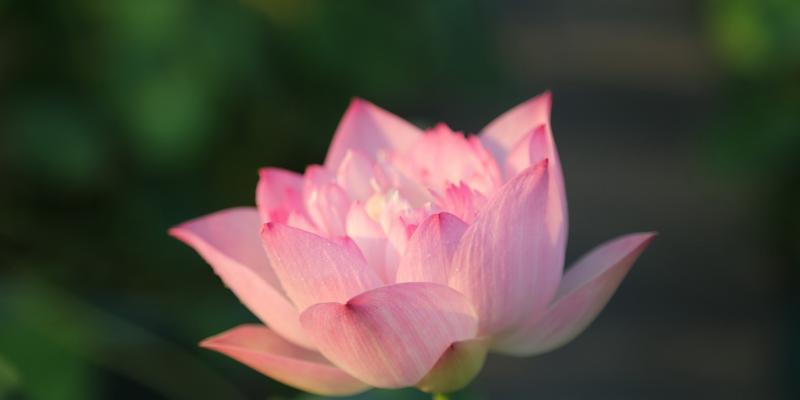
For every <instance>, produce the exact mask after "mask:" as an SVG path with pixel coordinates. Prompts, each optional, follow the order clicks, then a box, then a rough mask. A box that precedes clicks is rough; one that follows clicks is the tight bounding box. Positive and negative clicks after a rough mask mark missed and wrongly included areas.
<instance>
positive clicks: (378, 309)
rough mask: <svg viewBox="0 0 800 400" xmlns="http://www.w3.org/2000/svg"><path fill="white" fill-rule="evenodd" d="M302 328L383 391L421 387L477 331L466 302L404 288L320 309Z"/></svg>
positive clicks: (306, 316) (427, 288)
mask: <svg viewBox="0 0 800 400" xmlns="http://www.w3.org/2000/svg"><path fill="white" fill-rule="evenodd" d="M300 322H301V324H302V325H303V328H305V329H306V332H308V334H309V335H311V337H312V338H313V339H314V342H315V343H316V344H317V346H318V348H319V349H320V352H321V353H322V354H323V355H325V357H327V358H328V359H329V360H331V361H332V362H333V363H334V364H336V365H337V366H339V367H340V368H342V369H343V370H345V371H347V372H348V373H349V374H351V375H353V376H355V377H356V378H358V379H360V380H362V381H364V382H366V383H368V384H370V385H372V386H377V387H383V388H398V387H404V386H411V385H415V384H417V383H418V382H419V381H420V380H421V379H422V378H423V377H424V376H425V375H426V374H427V373H428V371H430V370H431V368H432V367H433V366H434V365H435V364H436V362H437V360H439V358H440V357H441V355H442V354H444V352H445V350H447V348H448V347H449V346H450V345H451V343H453V342H458V341H461V340H467V339H472V338H474V337H475V332H476V330H477V322H476V319H475V314H474V311H473V310H472V307H471V306H470V304H469V302H468V301H467V300H466V299H465V298H464V296H462V295H461V294H460V293H458V292H456V291H455V290H453V289H451V288H449V287H447V286H443V285H438V284H433V283H398V284H394V285H390V286H384V287H382V288H379V289H375V290H372V291H369V292H366V293H363V294H361V295H359V296H356V297H354V298H352V299H350V301H348V302H347V303H345V304H340V303H323V304H317V305H314V306H312V307H310V308H308V309H307V310H306V311H305V312H303V314H301V316H300Z"/></svg>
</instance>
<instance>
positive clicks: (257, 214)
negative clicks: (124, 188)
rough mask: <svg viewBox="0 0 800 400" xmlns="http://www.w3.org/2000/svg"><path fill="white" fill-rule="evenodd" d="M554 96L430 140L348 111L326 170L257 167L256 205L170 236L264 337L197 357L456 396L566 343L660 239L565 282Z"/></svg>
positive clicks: (602, 251)
mask: <svg viewBox="0 0 800 400" xmlns="http://www.w3.org/2000/svg"><path fill="white" fill-rule="evenodd" d="M550 103H551V100H550V94H549V93H545V94H543V95H540V96H538V97H536V98H534V99H531V100H529V101H527V102H525V103H523V104H521V105H519V106H517V107H515V108H513V109H512V110H510V111H508V112H506V113H505V114H503V115H502V116H500V117H499V118H497V119H496V120H494V121H493V122H491V123H490V124H489V125H488V126H486V128H484V129H483V131H482V132H481V133H480V135H478V136H469V137H464V136H463V135H462V134H461V133H455V132H453V131H451V130H450V128H448V127H447V126H446V125H444V124H440V125H437V126H435V127H434V128H433V129H430V130H428V131H427V132H423V131H422V130H420V129H418V128H416V127H415V126H413V125H411V124H409V123H408V122H406V121H404V120H402V119H400V118H399V117H397V116H395V115H392V114H390V113H388V112H387V111H385V110H382V109H380V108H378V107H376V106H374V105H372V104H370V103H368V102H366V101H363V100H358V99H356V100H354V101H353V102H352V104H351V105H350V107H349V108H348V110H347V112H346V113H345V115H344V117H343V118H342V121H341V123H340V124H339V127H338V128H337V130H336V134H335V136H334V138H333V143H332V144H331V146H330V149H329V150H328V154H327V157H326V158H325V163H324V164H323V165H312V166H309V167H308V168H307V169H306V171H305V174H303V175H300V174H296V173H294V172H290V171H286V170H283V169H278V168H264V169H262V170H261V171H260V180H259V182H258V186H257V188H256V204H257V207H256V208H253V207H243V208H232V209H227V210H223V211H219V212H217V213H214V214H211V215H208V216H205V217H201V218H198V219H195V220H192V221H189V222H186V223H184V224H181V225H179V226H177V227H174V228H172V229H171V230H170V233H171V234H172V235H173V236H175V237H177V238H178V239H180V240H182V241H184V242H186V243H187V244H188V245H190V246H192V247H193V248H194V249H195V250H197V251H198V252H199V253H200V255H201V256H203V258H204V259H205V260H206V261H207V262H208V263H209V264H211V266H212V267H213V268H214V271H215V272H216V273H217V275H219V276H220V278H222V280H223V281H224V282H225V284H226V285H227V286H228V287H229V288H230V289H231V290H232V291H233V292H234V294H236V296H237V297H238V298H239V299H240V300H241V301H242V303H244V305H245V306H246V307H247V308H249V309H250V310H251V311H252V312H253V313H254V314H255V315H256V316H257V317H258V318H259V319H260V320H261V321H262V322H263V323H264V325H242V326H239V327H236V328H233V329H231V330H229V331H226V332H224V333H221V334H219V335H217V336H214V337H211V338H209V339H206V340H205V341H203V342H202V343H201V345H202V346H203V347H207V348H210V349H213V350H216V351H218V352H221V353H224V354H226V355H228V356H230V357H232V358H234V359H236V360H238V361H240V362H242V363H243V364H246V365H248V366H250V367H251V368H253V369H255V370H257V371H259V372H261V373H263V374H265V375H267V376H269V377H272V378H273V379H275V380H278V381H280V382H283V383H285V384H287V385H290V386H294V387H296V388H299V389H302V390H305V391H308V392H313V393H318V394H324V395H348V394H353V393H357V392H361V391H364V390H366V389H368V388H370V387H379V388H400V387H407V386H417V387H419V388H421V389H422V390H425V391H430V392H448V391H452V390H455V389H458V388H461V387H463V386H464V385H466V384H467V383H468V382H469V381H470V380H471V379H472V378H473V377H474V376H475V375H476V374H477V373H478V371H479V370H480V369H481V367H482V366H483V362H484V359H485V356H486V353H487V351H496V352H499V353H505V354H510V355H516V356H528V355H534V354H539V353H543V352H546V351H550V350H552V349H554V348H557V347H559V346H561V345H563V344H564V343H566V342H568V341H570V340H572V339H573V338H574V337H575V336H577V335H578V334H579V333H580V332H581V331H583V330H584V329H585V328H586V327H587V326H588V325H589V324H590V323H591V321H592V320H593V319H594V318H595V317H596V316H597V314H598V313H599V312H600V310H601V309H602V308H603V307H604V306H605V304H606V303H607V302H608V300H609V298H610V297H611V295H612V294H613V292H614V291H615V290H616V288H617V286H618V285H619V284H620V282H621V281H622V279H623V277H624V276H625V274H626V273H627V272H628V270H629V269H630V267H631V265H632V264H633V262H634V261H635V259H636V258H637V257H638V255H639V254H640V253H641V252H642V251H643V250H644V248H645V247H646V245H647V244H648V243H649V242H650V240H651V239H652V238H653V236H654V234H652V233H637V234H631V235H626V236H623V237H620V238H617V239H615V240H613V241H610V242H608V243H606V244H603V245H601V246H600V247H598V248H596V249H595V250H593V251H591V252H590V253H589V254H588V255H586V256H584V257H583V258H582V259H580V260H579V261H578V262H577V263H575V265H573V266H572V267H571V268H569V269H568V270H567V271H566V273H565V274H562V272H563V269H564V268H563V265H564V252H565V247H566V238H567V202H566V197H565V193H564V182H563V178H562V173H561V166H560V164H559V159H558V155H557V154H556V148H555V143H554V142H553V138H552V136H551V132H550V124H549V118H550Z"/></svg>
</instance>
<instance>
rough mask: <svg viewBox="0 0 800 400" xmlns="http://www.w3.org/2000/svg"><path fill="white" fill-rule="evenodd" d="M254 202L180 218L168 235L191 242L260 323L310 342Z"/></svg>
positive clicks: (307, 344)
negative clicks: (269, 251) (270, 254)
mask: <svg viewBox="0 0 800 400" xmlns="http://www.w3.org/2000/svg"><path fill="white" fill-rule="evenodd" d="M260 229H261V220H260V218H259V215H258V211H256V209H255V208H244V207H243V208H231V209H227V210H223V211H218V212H216V213H214V214H210V215H207V216H205V217H200V218H197V219H194V220H191V221H188V222H184V223H183V224H180V225H178V226H175V227H173V228H172V229H170V230H169V233H170V235H172V236H174V237H175V238H177V239H179V240H181V241H183V242H184V243H186V244H188V245H189V246H191V247H192V248H194V249H195V250H196V251H197V252H198V253H199V254H200V255H201V256H202V257H203V259H205V260H206V262H208V263H209V264H210V265H211V267H212V268H213V269H214V272H215V273H216V274H217V275H218V276H219V277H220V279H222V281H223V282H224V283H225V285H226V286H227V287H228V288H230V289H231V291H233V293H234V294H235V295H236V297H238V298H239V300H240V301H241V302H242V303H243V304H244V305H245V306H246V307H247V308H248V309H249V310H250V311H252V312H253V314H255V315H256V317H258V319H260V320H261V321H263V322H264V323H265V324H267V325H269V326H270V327H271V328H272V329H273V330H275V331H276V332H278V333H279V334H280V335H281V336H283V337H285V338H287V339H288V340H291V341H292V342H294V343H296V344H299V345H302V346H305V347H309V348H313V347H314V346H313V344H312V343H311V342H310V341H309V340H308V338H307V337H306V335H305V333H304V332H303V330H302V329H301V328H300V323H299V321H298V312H297V310H296V309H295V308H294V306H293V305H292V304H291V303H290V302H289V300H287V298H286V297H285V295H284V293H283V289H282V288H281V285H280V283H279V282H278V279H277V277H276V276H275V273H274V272H273V271H272V268H270V265H269V261H268V260H267V256H266V254H264V249H263V247H262V246H261V241H260V240H259V235H258V232H259V230H260Z"/></svg>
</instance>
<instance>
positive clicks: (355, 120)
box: [325, 98, 422, 171]
mask: <svg viewBox="0 0 800 400" xmlns="http://www.w3.org/2000/svg"><path fill="white" fill-rule="evenodd" d="M421 134H422V131H420V130H419V129H418V128H417V127H415V126H414V125H411V124H410V123H408V122H407V121H405V120H404V119H402V118H400V117H398V116H396V115H394V114H392V113H390V112H388V111H386V110H384V109H382V108H380V107H377V106H375V105H374V104H372V103H370V102H368V101H366V100H362V99H358V98H356V99H353V101H352V102H351V103H350V107H348V108H347V111H346V112H345V113H344V116H343V117H342V120H341V122H339V126H338V127H337V128H336V134H335V135H334V137H333V141H332V142H331V147H330V148H329V149H328V155H327V156H325V166H326V167H328V168H330V169H331V170H332V171H335V170H336V169H337V168H338V167H339V164H340V163H341V162H342V159H344V156H345V154H346V153H347V150H350V149H352V150H358V151H359V152H361V154H363V155H364V156H366V157H367V158H368V159H370V160H375V158H376V156H377V155H378V153H379V152H380V151H381V150H405V149H407V148H408V147H409V146H411V145H412V144H413V143H414V142H415V141H416V140H417V139H418V138H419V136H420V135H421Z"/></svg>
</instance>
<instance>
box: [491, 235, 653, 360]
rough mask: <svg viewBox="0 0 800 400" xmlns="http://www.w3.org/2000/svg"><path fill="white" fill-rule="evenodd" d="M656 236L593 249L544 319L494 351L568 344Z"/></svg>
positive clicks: (500, 342) (527, 352) (626, 239)
mask: <svg viewBox="0 0 800 400" xmlns="http://www.w3.org/2000/svg"><path fill="white" fill-rule="evenodd" d="M654 237H655V234H654V233H636V234H630V235H626V236H623V237H620V238H618V239H615V240H613V241H611V242H608V243H605V244H603V245H600V246H598V247H597V248H595V249H594V250H592V251H591V252H590V253H589V254H587V255H586V256H584V257H583V258H581V259H580V260H579V261H578V262H577V263H575V265H574V266H572V267H571V268H570V269H569V270H567V273H566V274H565V275H564V278H563V279H562V280H561V287H559V289H558V294H557V295H556V298H555V301H554V302H553V303H552V304H551V305H550V307H549V308H548V310H547V312H546V313H545V314H544V316H542V317H541V319H538V318H532V319H531V320H530V322H529V323H527V324H526V325H524V326H523V327H522V328H521V329H519V330H518V331H516V332H514V333H513V334H511V335H509V337H507V338H498V340H497V342H496V343H495V346H494V348H495V349H496V350H499V351H502V352H504V353H509V354H513V355H520V356H527V355H533V354H539V353H544V352H547V351H550V350H553V349H555V348H557V347H559V346H562V345H564V344H566V343H567V342H569V341H571V340H572V339H573V338H575V337H576V336H578V335H579V334H580V333H581V332H583V331H584V330H585V329H586V327H588V326H589V324H591V322H592V321H593V320H594V319H595V317H597V315H598V314H599V313H600V311H601V310H602V309H603V307H605V305H606V303H608V301H609V299H611V296H612V295H613V294H614V292H615V291H616V290H617V287H618V286H619V284H620V283H621V282H622V279H623V278H625V275H626V274H627V273H628V271H629V270H630V268H631V266H632V265H633V263H634V262H635V261H636V258H638V257H639V255H640V254H641V253H642V251H644V249H645V247H647V245H648V244H650V242H651V241H652V240H653V238H654Z"/></svg>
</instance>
